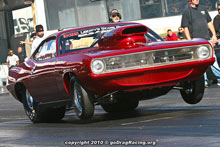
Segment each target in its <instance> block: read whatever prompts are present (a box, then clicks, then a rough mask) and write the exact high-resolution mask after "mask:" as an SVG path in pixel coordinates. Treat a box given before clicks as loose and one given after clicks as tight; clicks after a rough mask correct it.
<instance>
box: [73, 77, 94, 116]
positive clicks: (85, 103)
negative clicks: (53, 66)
mask: <svg viewBox="0 0 220 147" xmlns="http://www.w3.org/2000/svg"><path fill="white" fill-rule="evenodd" d="M69 91H70V95H71V97H72V99H73V106H74V109H75V112H76V115H77V116H78V117H79V118H80V119H82V120H86V119H89V118H91V117H92V116H93V114H94V103H93V100H94V96H93V95H92V94H91V93H90V92H89V91H88V90H86V89H85V88H83V87H82V85H81V84H80V82H79V80H78V79H77V78H76V77H72V78H71V80H70V86H69Z"/></svg>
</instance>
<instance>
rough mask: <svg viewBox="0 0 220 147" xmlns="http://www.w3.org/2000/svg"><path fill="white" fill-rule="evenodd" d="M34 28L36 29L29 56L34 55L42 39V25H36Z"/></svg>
mask: <svg viewBox="0 0 220 147" xmlns="http://www.w3.org/2000/svg"><path fill="white" fill-rule="evenodd" d="M35 28H36V38H35V39H34V41H33V43H32V48H31V55H32V54H33V53H34V51H35V50H36V49H37V47H38V45H39V44H40V43H41V42H42V41H43V39H44V28H43V26H42V25H37V26H36V27H35Z"/></svg>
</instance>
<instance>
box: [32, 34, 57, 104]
mask: <svg viewBox="0 0 220 147" xmlns="http://www.w3.org/2000/svg"><path fill="white" fill-rule="evenodd" d="M55 57H56V38H54V37H52V38H49V39H47V40H45V41H44V42H43V43H42V44H41V46H40V47H39V48H38V51H36V52H35V53H34V54H33V63H32V64H34V65H32V67H33V69H32V70H31V76H30V78H31V80H30V83H29V87H30V89H29V91H30V93H31V95H32V96H33V97H34V98H35V99H36V100H37V101H39V102H43V103H44V102H51V101H56V100H59V98H58V88H57V82H56V73H55V72H54V71H55V63H56V58H55Z"/></svg>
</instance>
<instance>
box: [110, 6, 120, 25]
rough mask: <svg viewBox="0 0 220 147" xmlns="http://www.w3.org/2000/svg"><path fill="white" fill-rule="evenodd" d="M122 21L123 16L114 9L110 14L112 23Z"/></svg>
mask: <svg viewBox="0 0 220 147" xmlns="http://www.w3.org/2000/svg"><path fill="white" fill-rule="evenodd" d="M120 20H121V14H120V13H119V11H118V10H117V9H113V10H112V11H111V13H110V21H109V22H110V23H117V22H120Z"/></svg>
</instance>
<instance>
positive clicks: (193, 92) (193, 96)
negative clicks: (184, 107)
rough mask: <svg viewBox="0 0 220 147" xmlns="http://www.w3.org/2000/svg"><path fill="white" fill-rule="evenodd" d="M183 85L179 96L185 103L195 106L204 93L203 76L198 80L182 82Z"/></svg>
mask: <svg viewBox="0 0 220 147" xmlns="http://www.w3.org/2000/svg"><path fill="white" fill-rule="evenodd" d="M183 85H184V86H183V89H182V90H180V94H181V96H182V98H183V100H184V101H185V102H186V103H188V104H197V103H199V102H200V101H201V100H202V98H203V95H204V91H205V82H204V76H202V77H200V78H199V79H198V80H194V81H187V82H184V83H183Z"/></svg>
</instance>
